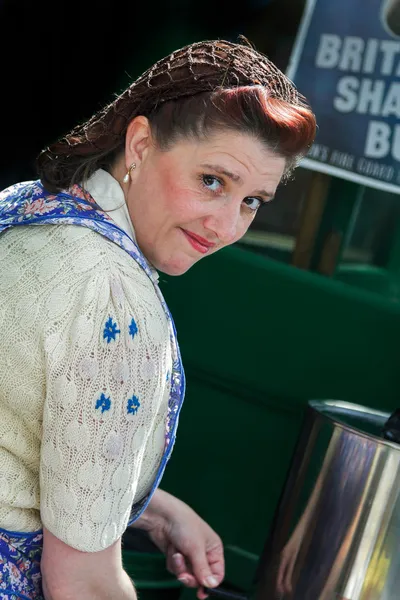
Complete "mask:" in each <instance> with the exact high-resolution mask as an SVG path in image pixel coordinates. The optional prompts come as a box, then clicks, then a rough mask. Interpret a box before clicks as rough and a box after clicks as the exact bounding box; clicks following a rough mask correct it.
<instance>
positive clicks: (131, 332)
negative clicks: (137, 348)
mask: <svg viewBox="0 0 400 600" xmlns="http://www.w3.org/2000/svg"><path fill="white" fill-rule="evenodd" d="M137 332H138V328H137V325H136V323H135V319H132V321H131V324H130V325H129V335H130V336H132V339H133V338H134V337H135V335H136V334H137Z"/></svg>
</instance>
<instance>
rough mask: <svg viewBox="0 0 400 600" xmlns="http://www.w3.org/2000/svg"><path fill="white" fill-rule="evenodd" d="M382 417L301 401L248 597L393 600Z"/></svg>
mask: <svg viewBox="0 0 400 600" xmlns="http://www.w3.org/2000/svg"><path fill="white" fill-rule="evenodd" d="M389 416H390V415H389V414H387V413H384V412H380V411H376V410H371V409H369V408H365V407H363V406H358V405H356V404H349V403H346V402H337V401H323V402H322V401H321V402H318V401H316V402H310V403H309V405H308V409H307V414H306V418H305V422H304V426H303V429H302V432H301V435H300V439H299V442H298V444H297V448H296V451H295V453H294V457H293V462H292V465H291V468H290V471H289V475H288V479H287V482H286V485H285V488H284V491H283V495H282V498H281V501H280V503H279V506H278V509H277V514H276V518H275V520H274V526H273V529H272V532H271V535H270V537H269V539H268V541H267V544H266V547H265V550H264V552H263V555H262V557H261V560H260V563H259V568H258V574H257V578H256V579H257V581H256V586H255V598H256V600H276V599H278V600H400V445H399V444H397V443H395V442H393V441H388V440H386V439H384V438H383V437H382V431H383V429H384V427H385V424H387V422H388V418H389ZM392 433H393V432H391V434H392ZM391 434H390V435H388V437H390V438H391V439H395V436H393V435H391Z"/></svg>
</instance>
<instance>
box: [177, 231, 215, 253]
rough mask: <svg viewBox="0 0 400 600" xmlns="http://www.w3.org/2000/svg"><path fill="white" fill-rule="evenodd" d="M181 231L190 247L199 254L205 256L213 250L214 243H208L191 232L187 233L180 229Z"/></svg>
mask: <svg viewBox="0 0 400 600" xmlns="http://www.w3.org/2000/svg"><path fill="white" fill-rule="evenodd" d="M181 231H182V233H183V234H184V235H185V237H186V239H187V240H188V242H189V243H190V244H191V246H192V247H193V248H194V249H195V250H197V252H200V253H201V254H206V253H207V252H208V251H209V250H210V248H213V247H214V246H215V244H214V242H209V241H208V240H206V239H205V238H203V237H201V236H200V235H197V234H196V233H192V232H191V231H187V230H186V229H181Z"/></svg>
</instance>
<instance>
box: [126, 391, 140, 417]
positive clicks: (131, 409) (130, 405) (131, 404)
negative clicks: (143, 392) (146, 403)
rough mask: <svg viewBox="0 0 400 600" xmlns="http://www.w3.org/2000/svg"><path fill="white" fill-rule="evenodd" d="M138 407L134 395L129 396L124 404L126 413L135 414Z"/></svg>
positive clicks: (137, 401) (138, 403) (138, 404)
mask: <svg viewBox="0 0 400 600" xmlns="http://www.w3.org/2000/svg"><path fill="white" fill-rule="evenodd" d="M139 407H140V402H139V399H138V398H136V396H132V398H129V400H128V402H127V404H126V412H127V413H128V415H136V413H137V411H138V410H139Z"/></svg>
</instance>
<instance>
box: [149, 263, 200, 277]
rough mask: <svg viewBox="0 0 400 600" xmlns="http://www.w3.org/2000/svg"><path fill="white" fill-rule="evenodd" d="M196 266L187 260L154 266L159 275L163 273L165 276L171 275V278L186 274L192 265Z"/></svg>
mask: <svg viewBox="0 0 400 600" xmlns="http://www.w3.org/2000/svg"><path fill="white" fill-rule="evenodd" d="M194 264H196V263H195V262H190V261H187V260H185V261H184V260H181V261H179V260H177V261H171V262H167V263H159V264H158V265H155V266H156V269H157V271H161V273H165V274H166V275H171V276H172V277H177V276H178V275H183V274H184V273H186V272H187V271H189V269H190V268H191V267H193V265H194Z"/></svg>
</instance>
